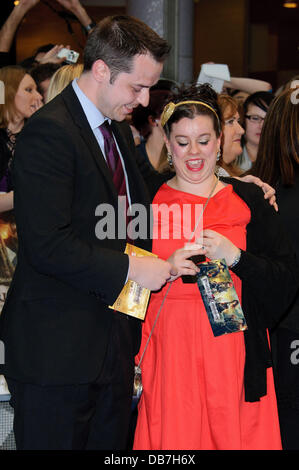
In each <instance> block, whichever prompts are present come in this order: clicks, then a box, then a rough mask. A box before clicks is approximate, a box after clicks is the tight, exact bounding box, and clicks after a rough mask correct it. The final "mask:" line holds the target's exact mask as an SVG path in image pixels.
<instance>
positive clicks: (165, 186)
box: [162, 181, 233, 201]
mask: <svg viewBox="0 0 299 470" xmlns="http://www.w3.org/2000/svg"><path fill="white" fill-rule="evenodd" d="M162 187H164V188H165V189H167V190H169V191H174V192H177V193H181V194H185V195H186V196H190V197H192V196H194V197H197V198H199V199H203V200H205V201H206V200H207V199H208V197H205V196H198V195H197V194H193V193H188V192H187V191H182V190H180V189H175V188H172V187H171V186H169V185H168V184H167V181H166V182H165V183H164V184H163V186H162ZM227 188H229V189H228V191H229V192H231V191H232V189H233V187H232V185H231V184H226V186H224V188H221V189H220V190H219V191H217V193H216V194H213V196H212V197H211V199H214V198H215V197H216V196H217V195H218V194H220V193H222V192H223V191H224V190H226V189H227Z"/></svg>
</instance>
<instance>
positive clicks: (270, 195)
mask: <svg viewBox="0 0 299 470" xmlns="http://www.w3.org/2000/svg"><path fill="white" fill-rule="evenodd" d="M238 179H240V180H242V181H245V183H254V184H256V185H257V186H259V187H260V188H262V190H263V191H264V194H265V196H264V197H265V199H269V204H270V205H271V206H273V207H274V209H275V210H276V212H277V211H278V206H277V203H276V196H275V189H274V188H272V186H270V185H269V184H268V183H265V182H264V181H262V180H261V179H260V178H258V177H257V176H253V175H246V176H241V177H239V178H238Z"/></svg>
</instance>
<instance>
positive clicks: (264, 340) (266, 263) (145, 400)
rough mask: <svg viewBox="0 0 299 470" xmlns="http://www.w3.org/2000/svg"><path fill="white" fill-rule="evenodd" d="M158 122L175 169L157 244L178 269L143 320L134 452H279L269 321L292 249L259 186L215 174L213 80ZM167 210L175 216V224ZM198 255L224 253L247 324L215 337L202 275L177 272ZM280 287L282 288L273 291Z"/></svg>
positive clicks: (290, 266) (158, 204) (291, 280)
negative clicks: (199, 283) (188, 280)
mask: <svg viewBox="0 0 299 470" xmlns="http://www.w3.org/2000/svg"><path fill="white" fill-rule="evenodd" d="M161 121H162V125H163V127H164V130H165V141H166V146H167V150H168V154H169V158H171V163H172V165H173V168H174V170H175V176H174V177H173V178H172V179H171V180H169V181H167V182H166V183H164V184H163V185H162V186H161V187H160V188H159V190H158V192H157V193H156V195H155V197H154V199H153V208H154V237H153V238H154V240H153V253H155V254H157V255H158V256H159V257H160V258H162V259H169V260H170V261H171V262H172V263H173V264H174V265H175V266H176V268H177V269H178V276H176V277H173V278H172V281H171V284H170V287H169V284H167V285H166V286H165V287H164V288H163V289H162V290H161V291H160V292H157V293H153V294H152V297H151V301H150V305H149V309H148V312H147V315H146V319H145V322H144V325H143V334H142V344H141V348H140V353H139V355H138V357H137V358H136V360H137V363H139V361H140V358H141V357H142V356H143V351H144V348H145V347H146V343H147V341H148V338H149V335H151V334H152V335H151V338H150V341H149V343H148V346H147V347H146V350H145V354H144V356H143V357H142V362H141V369H142V383H143V392H142V395H141V399H140V402H139V409H138V420H137V426H136V432H135V441H134V449H135V450H138V449H148V450H149V449H153V450H160V449H168V450H175V449H204V450H210V449H217V450H223V449H234V450H235V449H239V450H253V449H266V450H269V449H281V439H280V430H279V423H278V416H277V405H276V396H275V390H274V383H273V374H272V369H271V367H270V366H271V355H270V351H269V345H268V337H267V329H268V328H269V327H271V326H273V324H275V322H276V321H277V320H278V318H279V316H280V315H283V313H284V311H285V309H286V307H287V305H288V303H289V302H291V300H292V297H293V296H294V295H295V292H296V288H297V286H298V280H297V271H296V266H295V261H294V258H293V253H292V251H291V249H289V248H288V246H289V245H288V241H287V240H286V239H285V235H284V232H283V229H282V227H281V226H280V224H279V221H278V216H277V214H276V213H275V211H274V209H273V208H272V207H271V206H270V205H269V204H268V203H267V202H265V200H264V197H263V194H262V191H261V190H260V189H259V188H257V187H256V186H255V185H253V184H249V183H244V182H241V181H238V180H236V179H232V178H221V179H218V178H217V177H216V176H215V166H216V160H217V155H218V156H219V150H220V137H221V117H220V112H219V108H218V106H217V95H216V93H214V92H213V90H212V89H211V88H210V87H208V86H206V85H204V86H201V87H190V88H188V89H180V90H179V91H178V93H177V95H176V96H174V97H173V99H172V102H171V103H169V104H168V105H167V106H166V107H165V109H164V113H163V115H162V118H161ZM162 204H163V206H162ZM162 207H164V208H165V207H168V209H169V211H168V214H170V213H171V214H172V216H171V217H170V219H169V223H168V221H165V211H164V215H163V211H162V210H160V209H161V208H162ZM203 207H204V212H203V215H202V218H200V217H199V218H200V220H201V222H200V224H199V226H198V227H197V229H196V230H195V232H194V234H193V235H191V233H192V230H193V228H194V227H195V226H196V223H197V222H198V214H199V213H200V211H199V208H203ZM177 214H180V215H181V218H180V219H178V218H176V216H177ZM186 214H187V215H186ZM166 228H167V230H168V232H167V235H166V236H165V233H166V232H165V229H166ZM190 235H191V237H190ZM190 242H193V243H191V244H190ZM282 246H283V249H282V248H281V247H282ZM189 250H190V251H189ZM195 253H197V254H202V255H205V256H206V258H207V261H209V260H215V259H224V260H225V262H226V264H227V265H228V267H229V268H230V274H231V277H232V280H233V283H234V287H235V290H236V293H237V295H238V298H239V300H240V303H241V304H242V308H243V311H244V316H245V319H246V324H247V328H246V330H245V331H237V332H234V333H229V334H223V335H221V336H214V334H213V331H212V328H211V325H210V322H209V319H208V315H207V313H206V310H205V306H204V304H203V300H202V297H201V295H200V292H199V288H198V286H197V283H184V282H183V280H182V277H181V276H184V275H185V276H186V275H189V276H194V275H195V274H196V273H197V272H198V271H199V268H198V267H197V266H196V265H195V264H194V263H193V262H192V261H191V260H189V259H188V258H189V257H190V255H194V254H195ZM262 285H263V287H261V286H262ZM278 286H279V288H280V289H283V292H285V294H286V295H282V296H281V295H280V296H278V295H277V293H276V289H278ZM168 289H169V290H168ZM166 294H167V295H166ZM165 295H166V298H165ZM163 300H164V301H165V303H164V305H163V308H162V310H161V312H160V314H159V318H158V320H157V323H156V324H155V327H154V329H153V330H152V328H153V325H154V323H155V320H156V317H157V313H158V312H159V309H160V306H161V304H162V302H163Z"/></svg>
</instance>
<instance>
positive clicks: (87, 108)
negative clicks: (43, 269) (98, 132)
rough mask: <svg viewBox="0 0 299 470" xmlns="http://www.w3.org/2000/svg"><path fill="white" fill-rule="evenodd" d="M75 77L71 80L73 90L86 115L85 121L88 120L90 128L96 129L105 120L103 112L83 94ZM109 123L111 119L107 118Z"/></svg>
mask: <svg viewBox="0 0 299 470" xmlns="http://www.w3.org/2000/svg"><path fill="white" fill-rule="evenodd" d="M77 80H78V79H77V78H75V79H74V80H73V82H72V86H73V89H74V92H75V93H76V95H77V98H78V100H79V101H80V103H81V106H82V108H83V111H84V113H85V115H86V118H87V121H88V122H89V125H90V127H91V128H92V130H94V129H97V128H98V127H99V126H100V125H101V124H103V122H104V121H105V120H107V119H108V118H105V116H104V115H103V113H102V112H101V111H100V110H99V109H98V108H97V107H96V105H95V104H94V103H93V102H92V101H91V100H90V99H89V98H88V97H87V96H86V95H85V93H84V92H83V91H82V90H81V88H80V87H79V85H78V83H77ZM108 122H109V124H111V119H108Z"/></svg>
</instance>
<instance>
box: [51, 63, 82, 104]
mask: <svg viewBox="0 0 299 470" xmlns="http://www.w3.org/2000/svg"><path fill="white" fill-rule="evenodd" d="M82 71H83V64H76V65H72V64H68V65H64V66H63V67H60V68H59V69H58V70H57V71H56V72H55V73H54V75H53V76H52V78H51V81H50V84H49V88H48V93H47V103H48V102H49V101H51V100H52V99H53V98H55V96H57V95H59V93H61V92H62V90H63V89H64V88H65V87H66V86H67V85H68V84H69V83H71V81H72V80H74V78H79V77H80V75H81V73H82Z"/></svg>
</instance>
